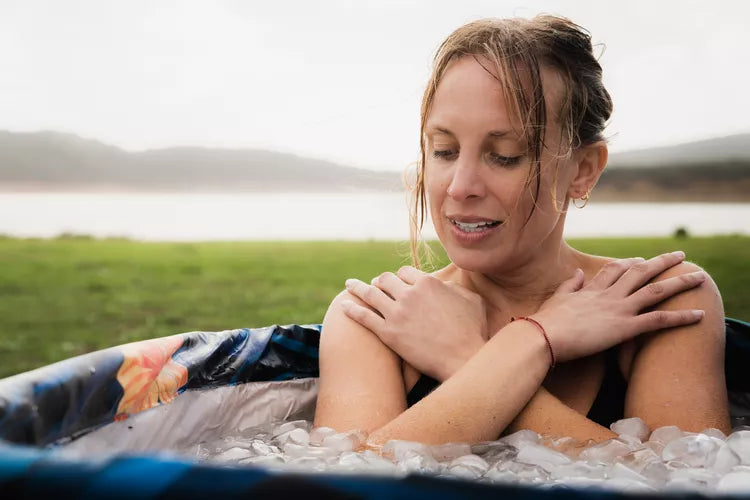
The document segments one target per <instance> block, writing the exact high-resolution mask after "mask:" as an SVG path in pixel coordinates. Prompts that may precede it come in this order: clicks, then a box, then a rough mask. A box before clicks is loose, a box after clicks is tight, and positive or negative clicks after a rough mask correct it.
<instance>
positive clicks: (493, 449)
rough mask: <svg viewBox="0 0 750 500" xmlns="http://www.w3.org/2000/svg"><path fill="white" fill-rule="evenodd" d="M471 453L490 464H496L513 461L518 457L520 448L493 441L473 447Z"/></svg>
mask: <svg viewBox="0 0 750 500" xmlns="http://www.w3.org/2000/svg"><path fill="white" fill-rule="evenodd" d="M471 452H472V453H474V454H475V455H479V456H481V457H482V458H484V459H485V460H487V461H488V462H493V463H494V462H500V461H506V460H513V459H514V458H516V455H518V448H516V447H515V446H511V445H509V444H506V443H503V442H500V441H492V442H489V443H481V444H476V445H474V446H472V447H471Z"/></svg>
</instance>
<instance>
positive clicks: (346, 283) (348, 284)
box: [344, 278, 354, 288]
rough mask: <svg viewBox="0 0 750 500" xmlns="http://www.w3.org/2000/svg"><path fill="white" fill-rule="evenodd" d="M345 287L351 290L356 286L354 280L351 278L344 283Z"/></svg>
mask: <svg viewBox="0 0 750 500" xmlns="http://www.w3.org/2000/svg"><path fill="white" fill-rule="evenodd" d="M344 286H346V288H351V287H352V286H354V280H353V279H352V278H349V279H348V280H346V281H345V282H344Z"/></svg>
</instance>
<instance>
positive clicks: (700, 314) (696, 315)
mask: <svg viewBox="0 0 750 500" xmlns="http://www.w3.org/2000/svg"><path fill="white" fill-rule="evenodd" d="M692 313H693V317H694V318H696V319H700V318H702V317H703V315H704V314H706V311H703V310H702V309H693V310H692Z"/></svg>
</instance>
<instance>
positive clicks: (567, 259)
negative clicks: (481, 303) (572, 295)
mask: <svg viewBox="0 0 750 500" xmlns="http://www.w3.org/2000/svg"><path fill="white" fill-rule="evenodd" d="M559 226H560V227H559V228H556V230H554V231H553V232H552V233H551V234H550V235H549V237H548V238H547V239H545V241H544V242H543V243H542V244H541V245H539V246H537V247H536V248H534V249H533V251H531V252H528V253H526V254H525V255H524V256H523V257H521V258H519V259H518V260H515V261H513V262H509V263H508V264H507V265H506V266H504V267H502V268H499V269H496V270H493V271H492V272H490V273H484V272H477V271H468V270H465V269H460V268H456V272H457V276H456V277H457V278H458V279H457V281H458V282H459V283H460V284H462V285H463V286H465V287H466V288H469V289H471V290H474V291H475V292H477V293H478V294H479V295H481V296H482V298H483V299H484V300H485V303H486V305H487V309H488V311H487V314H488V316H489V318H496V321H497V322H499V323H500V325H503V324H505V323H507V321H509V320H510V316H526V315H530V314H533V313H535V312H536V311H538V310H539V307H541V305H542V304H543V303H544V302H545V301H546V300H547V299H548V298H549V297H550V296H551V295H552V294H553V293H554V292H555V290H556V289H557V287H558V286H559V285H560V284H561V283H562V282H563V281H565V280H567V279H569V278H571V277H572V276H573V272H574V271H575V269H576V268H577V267H580V268H583V269H584V270H585V268H584V266H585V262H584V259H583V255H584V254H582V253H581V252H578V251H577V250H575V249H574V248H572V247H570V246H569V245H568V244H567V243H566V242H565V241H564V240H563V239H562V224H560V225H559ZM557 229H559V231H558V230H557Z"/></svg>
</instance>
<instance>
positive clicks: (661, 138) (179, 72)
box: [0, 0, 750, 170]
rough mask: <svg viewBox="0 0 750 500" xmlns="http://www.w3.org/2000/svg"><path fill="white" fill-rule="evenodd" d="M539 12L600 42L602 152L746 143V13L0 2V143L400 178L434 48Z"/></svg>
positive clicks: (532, 4)
mask: <svg viewBox="0 0 750 500" xmlns="http://www.w3.org/2000/svg"><path fill="white" fill-rule="evenodd" d="M537 13H553V14H561V15H565V16H567V17H569V18H571V19H572V20H573V21H575V22H577V23H578V24H580V25H582V26H584V27H585V28H587V29H588V30H589V31H590V32H591V33H592V35H593V39H594V42H595V43H603V44H605V45H606V50H604V52H603V55H602V56H601V59H600V60H601V63H602V65H603V67H604V77H605V84H606V85H607V87H608V89H609V91H610V93H611V94H612V97H613V99H614V103H615V112H614V115H613V118H612V121H611V124H610V126H609V128H608V135H609V136H610V137H611V149H612V150H613V151H622V150H627V149H635V148H642V147H648V146H654V145H664V144H673V143H679V142H684V141H690V140H695V139H701V138H706V137H716V136H722V135H728V134H732V133H738V132H748V131H750V99H748V95H747V93H748V89H750V64H748V63H749V62H750V58H749V57H748V55H747V51H748V49H749V48H750V35H749V33H750V30H749V29H748V19H749V18H750V2H748V1H744V0H737V1H702V2H695V1H684V0H683V1H661V0H659V1H655V0H649V1H622V0H621V1H602V0H596V1H575V0H573V1H562V0H561V1H529V0H523V1H521V0H513V1H504V0H492V1H481V0H461V1H456V0H435V1H429V0H421V1H416V0H413V1H409V0H402V1H398V0H379V1H372V2H368V1H363V0H353V1H334V0H328V1H315V0H300V1H277V0H274V1H270V0H269V1H260V2H254V1H244V0H236V1H231V0H224V1H219V0H214V1H208V0H206V1H192V0H175V1H166V0H163V1H162V0H125V1H108V0H64V1H60V0H48V1H42V0H0V129H6V130H12V131H34V130H41V129H54V130H60V131H65V132H73V133H76V134H79V135H82V136H84V137H90V138H96V139H99V140H102V141H104V142H107V143H110V144H114V145H117V146H120V147H123V148H126V149H130V150H140V149H147V148H156V147H166V146H173V145H203V146H214V147H258V148H266V149H274V150H279V151H288V152H294V153H297V154H301V155H306V156H312V157H317V158H325V159H329V160H333V161H336V162H339V163H342V164H346V165H351V166H359V167H367V168H376V169H394V170H401V169H403V168H404V167H405V166H406V165H407V164H408V163H410V162H412V161H413V160H414V159H416V155H417V151H418V149H417V147H418V133H419V130H418V124H419V102H420V98H421V94H422V91H423V88H424V84H425V82H426V80H427V77H428V75H429V68H430V63H431V59H432V56H433V55H434V51H435V49H436V48H437V47H438V45H439V44H440V42H441V41H442V40H443V39H444V38H445V37H446V36H447V35H448V34H449V33H450V32H451V31H453V30H454V29H455V28H457V27H458V26H460V25H462V24H464V23H466V22H469V21H472V20H474V19H478V18H482V17H507V16H521V17H530V16H533V15H535V14H537ZM600 50H601V49H600Z"/></svg>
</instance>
